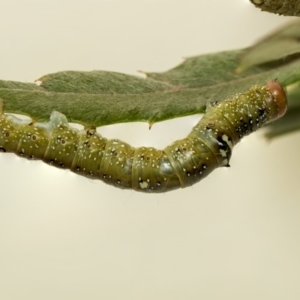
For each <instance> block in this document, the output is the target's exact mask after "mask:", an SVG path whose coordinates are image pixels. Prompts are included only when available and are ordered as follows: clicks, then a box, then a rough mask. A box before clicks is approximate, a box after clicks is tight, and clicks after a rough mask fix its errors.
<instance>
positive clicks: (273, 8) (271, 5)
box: [250, 0, 300, 16]
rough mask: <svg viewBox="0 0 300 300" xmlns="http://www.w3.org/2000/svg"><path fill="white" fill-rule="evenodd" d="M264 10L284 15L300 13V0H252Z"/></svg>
mask: <svg viewBox="0 0 300 300" xmlns="http://www.w3.org/2000/svg"><path fill="white" fill-rule="evenodd" d="M250 1H251V2H252V3H253V4H254V5H255V6H256V7H258V8H260V9H261V10H262V11H268V12H271V13H274V14H279V15H284V16H299V15H300V0H250Z"/></svg>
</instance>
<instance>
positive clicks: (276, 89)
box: [266, 80, 287, 121]
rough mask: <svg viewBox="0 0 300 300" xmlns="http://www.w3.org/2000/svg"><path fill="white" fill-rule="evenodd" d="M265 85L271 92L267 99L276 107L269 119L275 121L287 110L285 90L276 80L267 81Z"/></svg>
mask: <svg viewBox="0 0 300 300" xmlns="http://www.w3.org/2000/svg"><path fill="white" fill-rule="evenodd" d="M266 86H267V89H268V90H269V91H270V93H271V97H270V98H269V99H268V100H267V101H269V102H272V103H274V104H275V108H276V110H275V111H274V113H273V114H272V119H271V120H270V121H275V120H277V119H279V118H281V117H282V116H284V114H285V113H286V111H287V96H286V92H285V90H284V88H283V86H282V85H281V84H280V83H279V82H278V81H276V80H273V81H269V82H268V83H267V85H266Z"/></svg>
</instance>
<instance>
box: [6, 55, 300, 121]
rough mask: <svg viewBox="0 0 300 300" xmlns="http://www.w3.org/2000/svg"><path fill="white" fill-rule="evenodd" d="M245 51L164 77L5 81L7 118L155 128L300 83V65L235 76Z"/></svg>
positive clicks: (95, 75)
mask: <svg viewBox="0 0 300 300" xmlns="http://www.w3.org/2000/svg"><path fill="white" fill-rule="evenodd" d="M241 53H243V50H238V51H228V52H220V53H215V54H208V55H201V56H195V57H190V58H187V59H186V60H185V61H184V62H183V63H182V64H180V65H179V66H177V67H175V68H174V69H171V70H169V71H167V72H164V73H148V74H147V76H148V77H147V78H146V79H145V78H141V77H137V76H131V75H126V74H120V73H114V72H104V71H93V72H75V71H67V72H59V73H55V74H49V75H46V76H43V77H41V78H40V79H38V81H40V82H41V84H40V86H37V85H34V84H29V83H21V82H12V81H0V98H2V99H3V102H4V105H5V112H10V113H20V114H25V115H29V116H30V117H32V118H33V119H34V120H35V121H47V120H49V115H50V113H51V112H52V111H54V110H57V111H59V112H61V113H63V114H65V115H66V116H67V118H68V120H69V121H70V122H77V123H81V124H84V125H91V126H101V125H106V124H114V123H120V122H130V121H147V122H149V123H150V124H153V123H155V122H158V121H163V120H167V119H171V118H176V117H180V116H186V115H191V114H195V113H201V112H204V111H205V107H206V104H207V102H212V101H222V100H224V99H226V98H228V97H232V96H234V95H235V94H236V93H239V92H242V91H245V90H247V89H249V88H250V87H251V86H253V85H264V84H265V83H266V81H268V80H271V79H274V78H278V80H279V81H280V82H281V83H282V84H283V85H285V86H287V85H290V84H292V83H295V82H297V81H299V80H300V60H294V61H292V62H289V63H287V64H286V63H283V62H280V63H276V64H269V65H262V66H256V67H253V68H251V69H249V70H247V71H245V72H243V73H242V74H236V73H235V72H234V70H235V69H236V68H237V66H238V63H239V57H240V55H241Z"/></svg>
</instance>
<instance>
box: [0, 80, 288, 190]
mask: <svg viewBox="0 0 300 300" xmlns="http://www.w3.org/2000/svg"><path fill="white" fill-rule="evenodd" d="M286 110H287V98H286V94H285V91H284V89H283V87H282V86H281V85H280V83H279V82H277V81H270V82H268V83H267V84H266V85H265V86H262V87H257V86H256V87H253V88H251V89H250V90H249V91H247V92H245V93H241V94H238V95H236V96H235V97H234V98H232V99H227V100H224V101H222V102H221V103H213V104H211V105H209V106H208V107H207V110H206V114H205V115H204V116H203V118H202V119H201V120H200V121H199V122H198V124H197V125H196V126H195V127H194V128H193V129H192V131H191V133H190V134H189V135H188V136H187V137H186V138H184V139H181V140H177V141H175V142H173V143H172V144H171V145H169V146H167V147H166V148H165V149H163V150H157V149H155V148H153V147H140V148H134V147H131V146H130V145H129V144H127V143H125V142H122V141H120V140H117V139H112V140H108V139H106V138H104V137H102V136H101V135H100V134H99V133H97V131H96V128H85V129H84V130H77V129H75V128H72V127H71V126H70V125H69V124H68V120H67V118H66V116H65V115H63V114H61V113H59V112H56V111H54V112H53V113H52V114H51V116H50V121H49V122H48V123H39V122H36V123H34V122H25V121H22V120H21V119H19V118H17V117H15V116H13V115H9V114H4V112H3V103H2V102H0V152H14V153H16V154H17V155H19V156H22V157H26V158H28V159H41V160H43V161H44V162H46V163H48V164H50V165H53V166H56V167H60V168H69V169H70V170H71V171H73V172H75V173H77V174H80V175H83V176H86V177H90V178H98V179H101V180H103V181H104V182H105V183H108V184H111V185H113V186H116V187H119V188H124V189H126V188H132V189H134V190H136V191H141V192H155V193H159V192H166V191H170V190H174V189H177V188H184V187H188V186H191V185H193V184H194V183H196V182H198V181H200V180H201V179H203V178H204V177H206V176H207V175H208V174H209V173H210V172H212V171H213V170H214V169H215V168H217V167H222V166H225V167H228V166H229V160H230V157H231V153H232V149H233V147H234V145H236V144H237V143H238V142H239V141H240V139H241V138H242V137H244V136H245V135H248V134H250V133H251V132H253V131H255V130H257V129H258V128H260V127H262V126H263V125H264V124H266V123H269V122H271V121H274V120H276V119H278V118H280V117H281V116H283V115H284V114H285V112H286Z"/></svg>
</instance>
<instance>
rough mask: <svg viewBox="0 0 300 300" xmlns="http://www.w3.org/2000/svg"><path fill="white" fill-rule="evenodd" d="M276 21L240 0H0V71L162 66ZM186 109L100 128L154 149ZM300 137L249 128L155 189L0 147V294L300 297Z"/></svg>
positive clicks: (246, 41) (15, 74)
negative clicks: (201, 165) (216, 154)
mask: <svg viewBox="0 0 300 300" xmlns="http://www.w3.org/2000/svg"><path fill="white" fill-rule="evenodd" d="M288 20H289V19H288V18H285V17H279V16H275V15H271V14H267V13H261V12H260V11H259V10H257V9H255V8H254V7H253V6H252V5H251V4H250V3H248V1H247V0H230V1H228V0H227V1H225V0H210V1H204V0H202V1H201V0H186V1H181V0H173V1H167V0H165V1H164V0H159V1H158V0H157V1H155V0H152V1H151V0H148V1H146V0H144V1H142V0H140V1H127V0H123V1H117V0H115V1H108V0H107V1H86V0H76V1H75V0H73V1H63V0H60V1H50V0H48V1H46V0H44V1H43V0H39V1H29V0H7V1H5V0H0V41H1V47H0V78H1V79H4V80H20V81H25V82H33V80H35V79H37V78H39V77H40V76H42V75H45V74H47V73H52V72H57V71H62V70H85V71H89V70H94V69H100V70H110V71H118V72H124V73H129V74H136V75H138V73H137V72H136V70H145V71H157V72H160V71H165V70H168V69H170V68H172V67H174V66H176V65H177V64H179V63H180V62H181V61H182V59H181V58H182V57H186V56H191V55H197V54H201V53H209V52H216V51H221V50H228V49H235V48H242V47H246V46H249V45H251V44H252V43H253V42H255V41H256V40H257V39H258V38H260V37H263V36H264V35H265V34H267V33H269V32H270V31H271V30H272V29H275V28H277V27H278V26H279V25H280V24H283V23H285V22H287V21H288ZM198 120H199V116H194V117H192V118H182V119H179V120H176V121H171V122H164V123H160V124H155V125H154V126H153V128H152V130H151V131H149V130H148V125H147V124H137V123H135V124H133V125H131V124H121V125H118V126H109V127H107V128H103V129H102V131H101V132H103V135H105V136H106V137H109V138H121V139H123V140H125V141H127V142H129V143H131V144H132V145H134V146H141V145H149V146H150V145H152V146H155V147H159V148H163V147H164V146H166V145H167V144H170V143H171V142H172V141H174V140H176V139H178V138H182V137H184V136H185V135H186V134H187V133H188V132H189V131H190V130H191V128H192V126H193V125H194V124H195V123H196V122H197V121H198ZM299 137H300V134H299V133H298V134H297V133H296V134H292V135H289V136H287V137H284V138H281V139H279V140H275V141H273V142H271V143H268V142H267V141H266V140H265V139H264V138H263V135H262V132H260V133H257V134H252V135H251V136H250V137H248V138H246V139H245V140H243V141H242V142H241V143H240V144H239V145H238V146H237V147H236V148H235V151H234V153H233V158H232V160H231V166H232V167H231V168H229V169H226V168H221V169H218V170H216V171H215V172H214V173H212V174H211V175H210V176H209V177H208V178H206V179H205V180H203V181H202V182H200V183H198V184H197V185H195V186H193V187H190V188H186V189H183V190H176V191H174V192H169V193H165V194H158V195H147V194H146V195H145V194H141V193H138V192H134V191H123V190H119V189H116V188H113V187H111V186H108V185H105V184H104V183H103V182H101V181H91V180H89V179H86V178H84V177H80V176H77V175H75V174H73V173H71V172H69V171H67V170H59V169H56V168H53V167H50V166H48V165H46V164H43V163H41V162H32V161H27V160H25V159H21V158H19V157H17V156H15V155H13V154H1V155H0V182H1V185H0V299H1V300H15V299H23V300H27V299H30V300H35V299H39V300H40V299H41V300H53V299H55V300H67V299H72V300H77V299H78V300H79V299H89V300H93V299H105V300H110V299H122V300H127V299H130V300H138V299H145V300H148V299H149V300H150V299H151V300H152V299H155V300H161V299H163V300H166V299H172V300H177V299H178V300H183V299H189V300H190V299H191V300H193V299H205V300H210V299H231V300H234V299H243V300H247V299H264V300H266V299H272V300H276V299H289V300H293V299H300V289H299V281H300V275H299V274H300V272H299V269H300V255H299V254H300V191H299V170H300V157H299V147H300V142H299Z"/></svg>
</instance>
